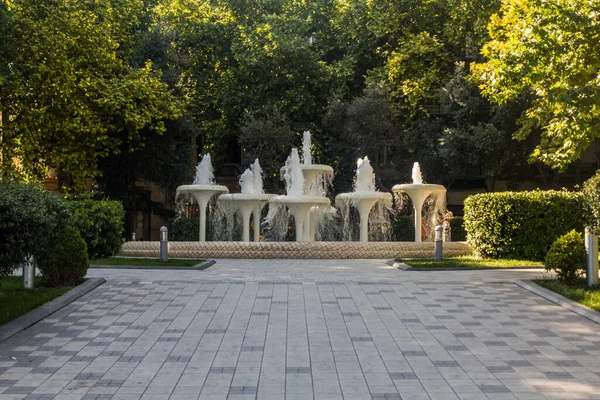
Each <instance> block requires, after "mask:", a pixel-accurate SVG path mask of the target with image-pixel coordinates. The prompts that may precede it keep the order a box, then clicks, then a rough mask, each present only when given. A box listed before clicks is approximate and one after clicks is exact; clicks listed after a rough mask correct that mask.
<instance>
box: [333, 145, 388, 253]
mask: <svg viewBox="0 0 600 400" xmlns="http://www.w3.org/2000/svg"><path fill="white" fill-rule="evenodd" d="M379 201H384V202H386V203H391V201H392V195H391V194H390V193H384V192H379V191H377V190H376V189H375V174H374V172H373V167H371V162H370V161H369V157H365V158H359V159H358V161H357V162H356V177H355V179H354V191H353V192H351V193H341V194H338V195H337V196H336V197H335V203H336V204H342V205H343V207H349V206H354V207H356V209H357V210H358V214H359V216H360V241H361V242H368V241H369V214H370V213H371V209H372V208H373V206H374V205H375V204H376V203H377V202H379Z"/></svg>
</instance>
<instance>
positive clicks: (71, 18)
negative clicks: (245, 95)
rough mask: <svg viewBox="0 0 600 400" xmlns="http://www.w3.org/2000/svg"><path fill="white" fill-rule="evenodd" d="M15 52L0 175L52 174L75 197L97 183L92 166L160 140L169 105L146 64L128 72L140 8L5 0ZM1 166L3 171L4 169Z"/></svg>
mask: <svg viewBox="0 0 600 400" xmlns="http://www.w3.org/2000/svg"><path fill="white" fill-rule="evenodd" d="M6 4H7V5H8V9H9V10H10V11H11V12H12V16H13V23H12V26H11V30H10V34H9V35H8V38H7V42H6V44H7V46H9V47H10V48H13V49H15V52H14V54H13V59H12V60H11V68H10V73H9V74H8V76H6V77H5V79H4V80H3V81H2V83H1V86H0V109H2V110H3V111H4V115H8V116H9V118H5V119H4V121H3V125H2V130H1V134H2V143H1V146H2V150H3V152H4V156H5V157H6V158H8V159H10V160H16V162H15V163H12V164H9V165H4V168H5V172H6V173H10V174H14V175H16V176H18V177H20V178H25V179H40V178H42V177H44V176H45V175H46V174H47V172H48V169H49V168H52V167H56V166H58V167H59V170H60V172H61V174H60V175H59V176H61V177H66V182H63V183H64V184H65V185H73V186H75V187H76V188H77V186H78V185H81V184H82V181H83V179H84V178H87V177H93V176H96V175H98V174H99V170H98V160H99V159H100V158H102V157H105V156H107V155H109V154H111V153H114V152H118V151H119V148H120V145H121V143H122V142H123V141H127V142H130V143H136V142H137V141H138V140H139V138H140V132H141V131H142V130H143V129H149V130H151V131H153V132H155V133H162V132H164V129H165V127H164V120H165V119H169V118H176V117H178V116H179V111H178V108H179V107H178V104H177V101H176V99H175V98H174V97H173V95H172V93H171V92H170V90H169V89H168V87H167V85H166V84H164V83H163V82H161V80H160V74H159V73H158V72H157V71H156V70H155V69H153V67H152V65H151V63H145V64H144V65H143V66H141V67H140V68H133V67H132V66H131V65H130V63H129V59H130V55H131V51H132V41H133V36H132V31H133V30H135V28H136V26H137V25H138V24H139V16H140V13H141V12H142V8H143V7H142V6H143V3H142V1H141V0H134V1H121V0H102V1H97V2H71V1H65V0H59V1H47V0H44V1H37V0H35V1H34V0H7V1H6ZM5 164H6V163H5Z"/></svg>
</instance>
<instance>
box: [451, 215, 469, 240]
mask: <svg viewBox="0 0 600 400" xmlns="http://www.w3.org/2000/svg"><path fill="white" fill-rule="evenodd" d="M450 237H451V240H452V241H453V242H464V241H465V240H467V232H465V227H464V219H463V217H452V218H451V219H450Z"/></svg>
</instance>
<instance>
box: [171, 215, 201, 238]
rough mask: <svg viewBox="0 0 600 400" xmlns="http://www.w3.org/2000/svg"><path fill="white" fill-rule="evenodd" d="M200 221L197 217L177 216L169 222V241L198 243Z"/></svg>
mask: <svg viewBox="0 0 600 400" xmlns="http://www.w3.org/2000/svg"><path fill="white" fill-rule="evenodd" d="M199 237H200V221H199V219H198V217H189V218H188V217H183V216H179V217H177V218H174V219H172V220H170V221H169V240H172V241H175V242H192V241H198V238H199Z"/></svg>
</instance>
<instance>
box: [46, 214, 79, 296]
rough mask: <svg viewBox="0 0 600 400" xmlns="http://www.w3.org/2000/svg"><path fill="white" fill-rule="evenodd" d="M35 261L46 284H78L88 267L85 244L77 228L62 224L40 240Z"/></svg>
mask: <svg viewBox="0 0 600 400" xmlns="http://www.w3.org/2000/svg"><path fill="white" fill-rule="evenodd" d="M36 262H37V266H38V268H39V269H40V272H41V273H42V277H43V278H44V281H45V284H46V285H48V286H74V285H78V284H79V283H81V282H82V281H83V278H84V277H85V274H86V273H87V270H88V267H89V261H88V255H87V246H86V244H85V241H84V240H83V238H82V237H81V235H80V234H79V231H77V229H75V228H73V227H72V226H68V225H64V226H61V227H60V228H59V229H58V230H57V231H56V232H55V234H54V235H50V236H48V237H46V238H44V239H43V240H42V241H41V246H40V250H39V251H38V252H37V253H36Z"/></svg>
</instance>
